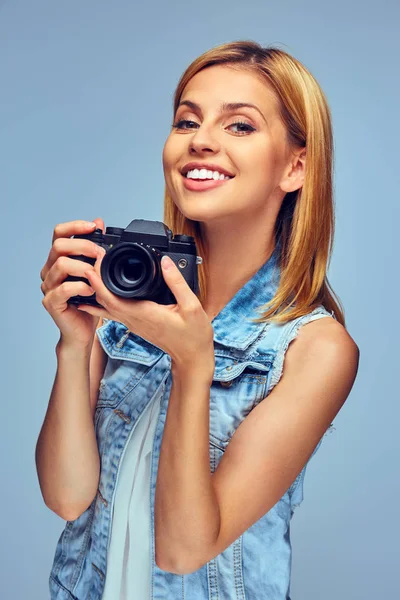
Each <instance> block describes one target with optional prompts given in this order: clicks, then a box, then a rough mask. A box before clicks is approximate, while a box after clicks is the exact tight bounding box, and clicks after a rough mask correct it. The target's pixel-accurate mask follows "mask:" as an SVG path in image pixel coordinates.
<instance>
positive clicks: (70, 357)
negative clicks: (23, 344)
mask: <svg viewBox="0 0 400 600" xmlns="http://www.w3.org/2000/svg"><path fill="white" fill-rule="evenodd" d="M101 324H102V319H100V320H99V324H98V326H97V327H100V326H101ZM56 354H57V362H58V366H57V372H56V376H55V380H54V384H53V388H52V392H51V396H50V400H49V405H48V408H47V412H46V416H45V419H44V422H43V425H42V428H41V431H40V434H39V438H38V441H37V444H36V452H35V460H36V468H37V473H38V478H39V484H40V489H41V491H42V495H43V499H44V501H45V503H46V506H48V507H49V508H50V509H51V510H52V511H53V512H55V513H56V514H58V515H59V516H60V517H62V518H63V519H65V520H67V521H70V520H74V519H76V518H77V517H78V516H79V515H80V514H82V513H83V512H84V511H85V510H86V509H87V508H88V507H89V506H90V504H91V502H92V500H93V498H94V497H95V495H96V493H97V488H98V481H99V476H100V458H99V453H98V447H97V441H96V435H95V429H94V423H93V416H94V411H95V406H96V402H97V393H98V389H99V383H100V379H101V377H102V376H103V373H104V367H105V362H106V355H105V353H104V351H103V349H102V348H101V346H100V343H99V341H98V339H97V335H95V336H94V339H93V343H92V345H91V346H90V347H88V348H87V349H79V348H76V347H73V346H70V345H65V344H63V343H62V341H61V340H60V342H59V343H58V344H57V346H56Z"/></svg>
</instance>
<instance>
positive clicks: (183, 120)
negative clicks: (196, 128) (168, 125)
mask: <svg viewBox="0 0 400 600" xmlns="http://www.w3.org/2000/svg"><path fill="white" fill-rule="evenodd" d="M184 123H192V125H197V123H195V122H194V121H188V120H187V119H181V120H180V121H178V122H177V123H175V124H174V125H173V127H175V128H176V129H187V128H186V127H182V125H183V124H184ZM189 129H191V127H190V128H189Z"/></svg>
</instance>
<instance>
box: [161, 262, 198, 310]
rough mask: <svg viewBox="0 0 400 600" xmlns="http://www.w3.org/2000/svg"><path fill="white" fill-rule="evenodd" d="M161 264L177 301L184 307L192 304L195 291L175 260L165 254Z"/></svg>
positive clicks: (167, 282)
mask: <svg viewBox="0 0 400 600" xmlns="http://www.w3.org/2000/svg"><path fill="white" fill-rule="evenodd" d="M161 266H162V270H163V277H164V281H165V283H166V284H167V285H168V287H169V289H170V290H171V292H172V293H173V294H174V296H175V298H176V301H177V303H178V304H180V305H181V306H182V307H183V308H184V307H186V306H188V305H190V303H191V302H192V301H193V300H192V296H193V293H192V291H191V289H190V288H189V286H188V284H187V282H186V279H185V278H184V276H183V275H182V273H181V272H180V271H179V269H178V267H177V266H176V264H175V263H174V261H173V260H171V259H170V258H169V257H168V256H163V257H162V260H161Z"/></svg>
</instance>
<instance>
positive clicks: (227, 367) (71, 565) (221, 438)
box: [49, 244, 335, 600]
mask: <svg viewBox="0 0 400 600" xmlns="http://www.w3.org/2000/svg"><path fill="white" fill-rule="evenodd" d="M279 249H280V245H279V244H278V245H276V246H275V249H274V252H273V253H272V255H271V256H270V258H269V259H268V260H267V261H266V262H265V263H264V265H263V266H262V267H261V268H260V269H259V271H257V273H256V274H255V275H254V276H253V277H252V278H251V279H250V280H249V281H248V282H247V283H246V284H245V285H244V286H243V287H242V288H241V289H240V290H239V291H238V292H237V293H236V294H235V296H234V297H233V298H232V299H231V300H230V301H229V303H228V304H227V305H226V306H225V307H224V308H223V309H222V311H221V312H220V313H219V314H218V315H217V316H216V317H215V319H214V320H213V321H212V325H213V329H214V351H215V372H214V377H213V382H212V386H211V389H210V432H209V450H210V471H211V472H214V471H215V469H216V468H217V467H218V464H219V461H220V460H221V458H222V456H223V454H224V451H225V450H226V448H227V446H228V444H229V441H230V440H231V438H232V436H233V434H234V433H235V430H236V429H237V427H238V426H239V425H240V423H241V422H242V421H243V420H244V419H245V418H246V416H247V415H248V414H249V413H250V411H251V410H252V409H253V408H254V407H255V406H257V404H258V403H259V402H260V401H262V400H263V398H265V397H266V396H267V395H268V394H269V393H270V392H271V391H272V389H273V388H274V386H275V385H276V384H277V383H278V381H279V379H280V377H281V374H282V369H283V361H284V356H285V352H286V350H287V348H288V346H289V343H290V342H291V341H292V340H293V339H294V338H295V337H296V335H297V333H298V330H299V328H300V327H301V326H302V325H304V324H306V323H307V322H309V320H310V319H311V318H312V317H313V316H314V315H317V314H323V315H327V316H330V317H333V318H335V316H334V314H333V313H332V314H331V313H329V312H328V311H327V310H326V309H325V307H324V306H322V305H319V306H317V307H316V308H315V309H314V310H313V311H312V312H310V313H308V314H307V315H305V316H302V317H300V318H296V319H292V320H291V321H289V322H288V323H286V324H283V325H282V324H273V323H271V322H267V323H253V322H251V319H252V318H256V317H258V316H259V313H257V312H256V310H257V307H259V306H261V305H263V304H265V303H266V302H268V301H269V300H270V299H271V298H272V297H273V295H274V293H275V291H276V288H277V286H278V283H279V272H280V271H279V263H278V252H279ZM97 335H98V337H99V340H100V342H101V344H102V347H103V348H104V350H105V352H106V353H107V355H108V361H107V364H106V368H105V372H104V377H103V379H102V381H101V383H100V388H99V396H98V402H97V406H96V411H95V418H94V425H95V430H96V438H97V443H98V447H99V455H100V459H101V473H100V480H99V486H98V492H97V495H96V497H95V498H94V499H93V502H92V504H91V505H90V507H89V508H88V509H87V510H86V511H85V512H84V513H83V514H82V515H80V516H79V517H78V518H77V519H76V520H74V521H67V523H66V526H65V529H64V530H63V532H62V533H61V536H60V538H59V540H58V544H57V547H56V552H55V556H54V561H53V565H52V569H51V573H50V578H49V587H50V593H51V599H52V600H56V599H57V600H100V599H101V596H102V593H103V589H104V583H105V577H106V565H107V550H108V547H109V543H110V537H111V536H110V531H111V523H112V511H113V500H114V496H115V490H116V484H117V480H118V474H119V467H120V465H121V460H122V458H123V454H124V451H125V448H126V446H127V443H128V441H129V437H130V435H131V433H132V431H133V429H134V428H135V426H136V424H137V423H138V421H139V419H140V417H141V415H142V413H143V411H144V410H145V408H146V406H147V405H148V403H149V402H150V401H151V400H152V399H153V397H154V395H155V394H161V404H160V413H159V416H158V421H157V425H156V430H155V434H154V441H153V448H152V454H151V473H150V497H149V503H150V521H151V522H150V531H151V539H150V548H151V556H150V557H149V559H150V565H151V567H150V570H149V577H150V578H151V581H150V590H151V592H150V598H149V599H147V598H140V599H138V600H178V598H179V599H181V600H222V598H223V599H224V600H261V598H263V599H264V598H265V599H267V598H268V600H290V571H291V542H290V520H291V518H292V516H293V513H294V510H295V508H296V507H297V506H299V505H300V503H301V502H302V500H303V481H304V475H305V470H306V467H307V465H305V466H304V468H303V469H302V471H301V472H300V473H299V475H298V476H297V477H296V479H295V481H293V483H292V484H291V486H290V487H289V489H288V490H287V491H286V492H285V494H284V495H283V496H282V498H281V499H280V500H279V501H278V502H277V503H276V504H275V506H273V507H272V508H271V509H270V510H269V511H268V512H267V513H266V514H265V515H264V516H263V517H261V519H259V520H258V521H257V522H256V523H254V524H253V525H252V526H251V527H250V528H249V529H248V530H247V531H245V532H244V533H243V535H241V536H240V537H239V538H238V539H237V540H236V541H235V542H233V543H232V544H231V545H230V546H229V547H228V548H227V549H226V550H225V551H224V552H222V553H221V554H219V555H218V556H216V557H215V558H214V559H213V560H211V561H210V562H209V563H207V564H206V565H204V566H203V567H202V568H200V569H199V570H197V571H195V572H193V573H189V574H187V575H176V574H173V573H169V572H167V571H163V570H161V569H159V568H158V567H157V565H156V563H155V546H154V497H155V487H156V480H157V468H158V460H159V454H160V446H161V439H162V434H163V429H164V424H165V420H166V414H167V409H168V399H169V395H170V391H171V384H172V377H171V358H170V356H169V355H168V354H167V353H165V352H164V351H162V350H161V349H160V348H158V347H157V346H155V345H153V344H151V343H149V342H148V341H147V340H145V339H143V338H141V337H139V336H137V335H135V334H134V333H132V332H130V331H129V330H127V328H126V327H125V326H124V325H123V324H122V323H119V322H116V321H107V320H105V322H104V324H103V325H102V327H100V328H99V329H98V330H97ZM332 428H333V425H332V424H331V425H330V427H329V428H328V429H327V431H326V433H325V434H324V435H323V436H322V438H321V439H320V441H319V443H318V445H317V447H316V448H315V450H314V452H313V455H312V456H314V454H315V453H316V452H317V450H318V448H319V447H320V445H321V442H322V440H323V437H324V436H325V435H326V434H327V433H328V432H330V431H331V429H332ZM311 458H312V457H311ZM311 458H310V460H311ZM307 464H308V463H307ZM115 600H119V599H117V598H116V599H115Z"/></svg>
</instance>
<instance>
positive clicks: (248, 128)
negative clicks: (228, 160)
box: [173, 119, 255, 133]
mask: <svg viewBox="0 0 400 600" xmlns="http://www.w3.org/2000/svg"><path fill="white" fill-rule="evenodd" d="M185 124H187V125H189V124H191V125H197V123H195V122H194V121H189V120H188V119H181V120H180V121H178V122H177V123H175V124H174V125H173V127H175V129H193V128H192V127H184V126H183V125H185ZM236 125H237V126H239V127H244V128H245V129H244V130H243V129H241V130H239V131H237V133H248V132H251V131H255V127H252V126H251V125H249V124H248V123H245V122H244V121H236V122H235V123H231V124H230V125H228V127H235V126H236Z"/></svg>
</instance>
